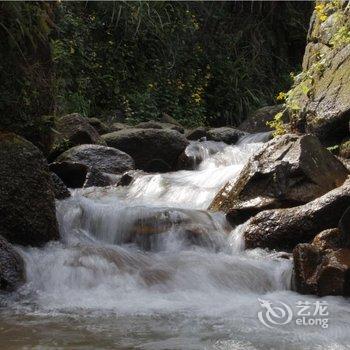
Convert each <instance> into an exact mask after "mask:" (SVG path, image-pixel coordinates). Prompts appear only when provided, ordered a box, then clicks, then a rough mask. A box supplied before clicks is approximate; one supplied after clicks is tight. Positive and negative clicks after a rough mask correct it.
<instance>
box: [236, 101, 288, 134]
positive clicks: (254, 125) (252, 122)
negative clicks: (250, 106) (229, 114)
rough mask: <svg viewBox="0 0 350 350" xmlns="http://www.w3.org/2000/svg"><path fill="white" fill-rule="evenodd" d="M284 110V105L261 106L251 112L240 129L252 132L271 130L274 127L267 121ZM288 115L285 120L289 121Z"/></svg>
mask: <svg viewBox="0 0 350 350" xmlns="http://www.w3.org/2000/svg"><path fill="white" fill-rule="evenodd" d="M282 110H283V105H275V106H265V107H262V108H259V109H258V110H256V111H255V112H254V113H252V114H250V115H249V116H248V117H247V119H246V120H245V121H244V122H243V123H242V124H241V125H240V126H239V127H238V129H240V130H242V131H246V132H248V133H251V134H254V133H258V132H267V131H271V130H272V129H271V127H270V126H269V125H268V124H267V123H268V122H270V121H272V120H273V118H274V117H275V115H276V114H277V113H280V112H282ZM286 116H287V114H286ZM286 116H285V120H284V122H288V120H287V117H286Z"/></svg>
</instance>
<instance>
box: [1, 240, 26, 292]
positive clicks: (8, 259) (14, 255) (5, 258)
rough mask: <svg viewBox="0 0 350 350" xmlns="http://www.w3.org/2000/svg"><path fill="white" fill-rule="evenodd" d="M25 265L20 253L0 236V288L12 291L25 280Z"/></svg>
mask: <svg viewBox="0 0 350 350" xmlns="http://www.w3.org/2000/svg"><path fill="white" fill-rule="evenodd" d="M25 279H26V276H25V265H24V261H23V259H22V257H21V256H20V254H19V253H18V252H17V251H16V250H15V248H13V247H12V245H11V244H10V243H9V242H7V241H6V239H4V238H3V237H1V236H0V290H1V291H5V292H13V291H14V290H16V289H17V288H18V287H19V286H20V285H22V284H23V283H24V282H25Z"/></svg>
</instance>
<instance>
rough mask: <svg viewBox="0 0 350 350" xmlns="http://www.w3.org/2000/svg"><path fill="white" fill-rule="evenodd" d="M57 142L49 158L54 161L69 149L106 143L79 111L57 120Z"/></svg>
mask: <svg viewBox="0 0 350 350" xmlns="http://www.w3.org/2000/svg"><path fill="white" fill-rule="evenodd" d="M55 130H56V134H55V142H54V147H53V149H52V151H51V154H50V157H49V159H50V160H51V161H52V160H54V159H55V158H56V157H57V156H58V155H60V154H61V153H63V152H65V151H66V150H67V149H69V148H71V147H74V146H78V145H83V144H98V145H106V144H105V142H104V141H103V140H102V138H101V137H100V135H99V134H98V132H97V131H96V130H95V129H94V128H93V127H92V126H91V125H90V124H89V120H88V119H87V118H84V117H82V116H81V115H80V114H78V113H73V114H68V115H66V116H64V117H62V118H59V119H58V120H57V121H56V125H55Z"/></svg>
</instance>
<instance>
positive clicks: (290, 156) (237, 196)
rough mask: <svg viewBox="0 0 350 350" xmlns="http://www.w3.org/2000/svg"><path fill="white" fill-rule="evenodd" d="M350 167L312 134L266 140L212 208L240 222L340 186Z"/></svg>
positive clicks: (306, 199)
mask: <svg viewBox="0 0 350 350" xmlns="http://www.w3.org/2000/svg"><path fill="white" fill-rule="evenodd" d="M347 175H348V171H347V169H346V168H345V167H344V166H343V164H342V163H341V162H340V161H339V160H338V159H337V158H336V157H335V156H333V155H332V154H331V153H330V152H329V151H328V150H327V149H325V148H323V147H322V146H321V144H320V142H319V141H318V139H317V138H316V137H315V136H312V135H304V136H297V135H289V134H288V135H284V136H281V137H278V138H275V139H273V140H271V141H269V142H268V143H266V144H265V145H264V146H263V147H262V148H261V149H260V150H259V151H258V152H257V153H256V154H254V155H253V156H252V157H251V159H250V160H249V162H248V163H247V165H246V166H245V167H244V168H243V170H242V171H241V173H240V174H239V176H238V177H236V178H235V179H233V180H232V181H230V182H228V183H227V184H226V185H225V186H224V187H223V188H222V189H221V190H220V191H219V193H218V194H217V196H216V197H215V198H214V200H213V202H212V203H211V205H210V207H209V209H210V210H214V211H223V212H225V213H227V217H228V219H229V220H230V221H231V223H233V224H240V223H242V222H244V221H246V220H247V219H249V217H251V216H253V215H254V214H256V213H258V212H259V211H262V210H265V209H272V208H284V207H290V206H296V205H300V204H304V203H307V202H309V201H311V200H313V199H315V198H317V197H319V196H321V195H323V194H324V193H326V192H328V191H330V190H332V189H333V188H335V187H337V186H340V185H341V184H342V183H343V182H344V181H345V179H346V178H347Z"/></svg>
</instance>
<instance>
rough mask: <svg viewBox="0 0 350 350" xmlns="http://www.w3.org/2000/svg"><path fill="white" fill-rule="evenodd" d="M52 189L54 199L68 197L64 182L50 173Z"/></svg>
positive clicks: (68, 193)
mask: <svg viewBox="0 0 350 350" xmlns="http://www.w3.org/2000/svg"><path fill="white" fill-rule="evenodd" d="M51 178H52V182H53V186H54V187H53V189H54V193H55V198H56V199H65V198H68V197H70V192H69V190H68V188H67V186H66V185H65V184H64V182H63V181H62V180H61V179H60V178H59V177H58V176H57V175H56V174H55V173H51Z"/></svg>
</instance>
